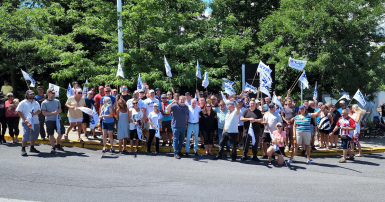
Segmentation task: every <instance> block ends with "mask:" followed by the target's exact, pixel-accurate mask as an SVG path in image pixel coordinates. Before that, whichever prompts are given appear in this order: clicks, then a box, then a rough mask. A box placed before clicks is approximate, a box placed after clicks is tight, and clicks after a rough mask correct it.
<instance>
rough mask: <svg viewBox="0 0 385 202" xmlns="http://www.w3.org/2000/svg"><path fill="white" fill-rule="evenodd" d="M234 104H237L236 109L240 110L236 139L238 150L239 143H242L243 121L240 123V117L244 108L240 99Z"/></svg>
mask: <svg viewBox="0 0 385 202" xmlns="http://www.w3.org/2000/svg"><path fill="white" fill-rule="evenodd" d="M236 102H237V105H238V107H240V108H241V110H239V119H238V137H237V146H238V148H240V144H239V141H241V142H242V137H243V121H241V116H242V114H243V112H244V111H245V110H246V108H245V107H244V106H243V100H242V99H238V100H237V101H236Z"/></svg>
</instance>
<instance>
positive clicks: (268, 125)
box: [261, 103, 286, 159]
mask: <svg viewBox="0 0 385 202" xmlns="http://www.w3.org/2000/svg"><path fill="white" fill-rule="evenodd" d="M278 123H280V124H281V126H282V117H281V115H279V114H278V113H277V112H276V111H275V104H274V103H270V104H269V111H268V112H266V113H265V114H264V115H263V122H262V123H261V124H264V125H265V130H264V132H263V134H262V150H263V156H262V158H263V159H267V158H268V157H267V147H268V144H270V142H271V141H272V140H271V135H272V134H273V132H274V131H275V130H277V124H278ZM280 129H281V130H282V129H283V128H282V127H281V128H280ZM285 138H286V135H285Z"/></svg>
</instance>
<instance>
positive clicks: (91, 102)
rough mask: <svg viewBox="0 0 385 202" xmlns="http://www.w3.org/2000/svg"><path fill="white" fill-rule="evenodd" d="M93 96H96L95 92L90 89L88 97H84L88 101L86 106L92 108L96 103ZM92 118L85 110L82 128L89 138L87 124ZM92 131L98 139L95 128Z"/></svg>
mask: <svg viewBox="0 0 385 202" xmlns="http://www.w3.org/2000/svg"><path fill="white" fill-rule="evenodd" d="M83 92H84V91H83ZM93 97H94V92H93V91H88V93H87V97H84V101H85V102H86V106H87V107H88V108H90V109H91V108H92V106H94V105H95V101H94V99H93ZM90 120H91V115H89V114H87V113H84V112H83V121H82V129H83V131H84V135H85V136H86V137H87V138H88V136H87V125H88V124H90ZM91 132H92V133H93V137H94V139H96V134H95V129H91Z"/></svg>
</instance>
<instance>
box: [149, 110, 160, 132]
mask: <svg viewBox="0 0 385 202" xmlns="http://www.w3.org/2000/svg"><path fill="white" fill-rule="evenodd" d="M148 118H149V119H151V122H152V124H154V126H155V127H158V123H159V121H158V120H159V119H162V113H160V112H159V113H155V112H154V111H152V112H151V113H150V114H149V115H148ZM150 129H156V128H153V127H152V125H151V124H150Z"/></svg>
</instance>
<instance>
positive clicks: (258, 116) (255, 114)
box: [242, 108, 263, 136]
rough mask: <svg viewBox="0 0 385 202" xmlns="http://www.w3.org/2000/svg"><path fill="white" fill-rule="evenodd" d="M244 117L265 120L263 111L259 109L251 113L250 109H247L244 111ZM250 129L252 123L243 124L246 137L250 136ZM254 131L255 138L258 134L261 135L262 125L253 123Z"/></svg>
mask: <svg viewBox="0 0 385 202" xmlns="http://www.w3.org/2000/svg"><path fill="white" fill-rule="evenodd" d="M242 116H243V117H244V118H254V119H262V118H263V115H262V113H261V111H259V109H257V108H255V110H254V111H251V109H250V108H248V109H246V110H245V111H243V113H242ZM249 127H250V121H246V122H243V131H244V134H245V135H246V134H248V132H249ZM253 129H254V135H255V136H257V134H258V135H259V133H260V130H261V124H260V123H257V122H254V123H253Z"/></svg>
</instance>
